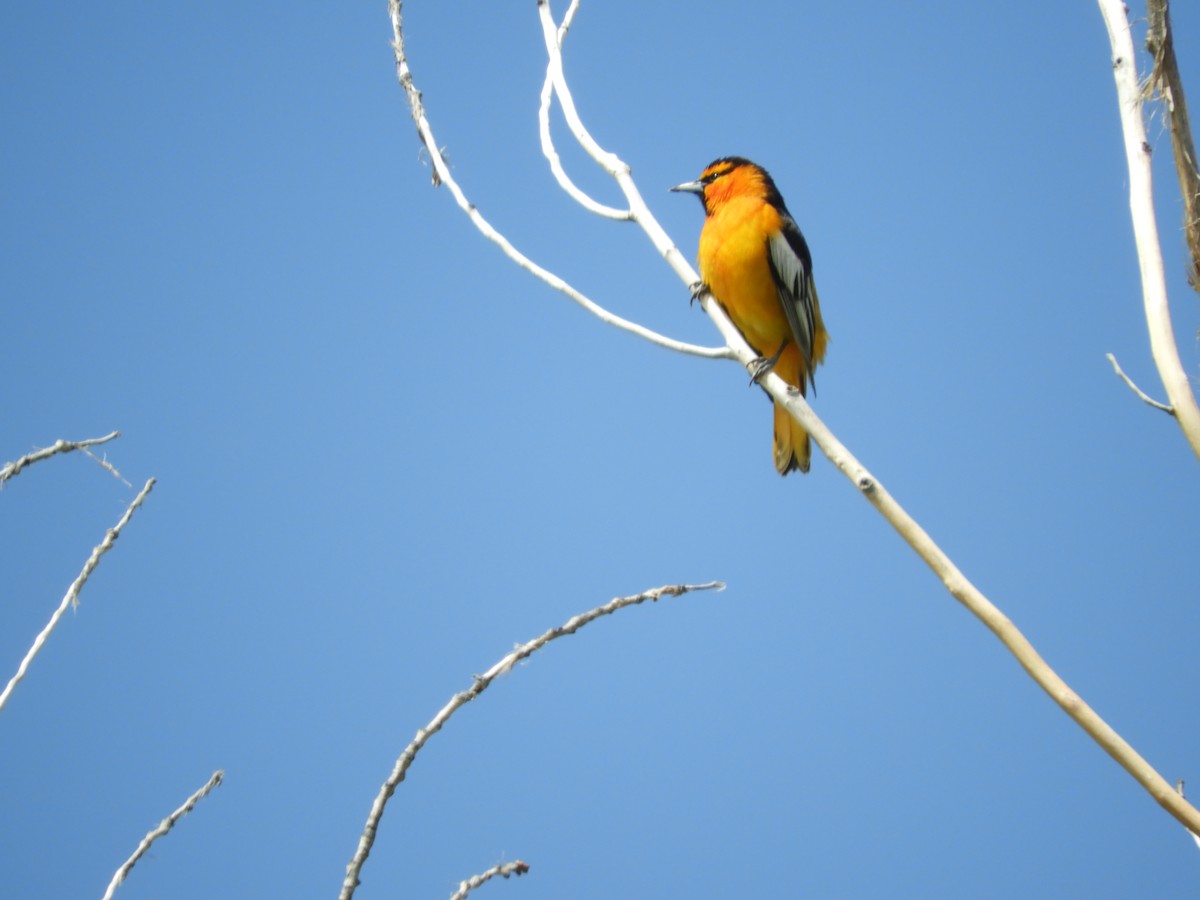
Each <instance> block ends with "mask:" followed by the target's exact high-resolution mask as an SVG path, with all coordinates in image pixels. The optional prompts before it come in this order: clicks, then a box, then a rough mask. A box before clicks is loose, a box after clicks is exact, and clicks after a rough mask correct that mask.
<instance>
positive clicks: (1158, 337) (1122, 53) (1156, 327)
mask: <svg viewBox="0 0 1200 900" xmlns="http://www.w3.org/2000/svg"><path fill="white" fill-rule="evenodd" d="M1098 2H1099V4H1100V13H1101V15H1102V16H1103V17H1104V24H1105V26H1106V27H1107V28H1108V37H1109V41H1110V43H1111V44H1112V54H1113V78H1114V79H1115V81H1116V84H1117V107H1118V109H1119V110H1120V113H1121V132H1122V134H1123V136H1124V140H1125V160H1126V163H1127V164H1128V166H1129V211H1130V215H1131V216H1132V218H1133V234H1134V240H1135V241H1136V244H1137V254H1138V265H1139V267H1140V268H1141V273H1142V300H1143V305H1144V308H1145V312H1146V326H1147V328H1148V329H1149V331H1150V352H1151V353H1152V354H1153V355H1154V364H1155V365H1156V366H1157V367H1158V375H1159V377H1160V378H1161V379H1162V383H1163V387H1164V388H1165V389H1166V391H1167V401H1168V402H1169V403H1170V405H1171V407H1172V409H1174V410H1175V420H1176V421H1177V422H1179V427H1180V428H1181V429H1183V435H1184V437H1185V438H1186V439H1187V442H1188V443H1189V444H1190V445H1191V447H1192V451H1193V452H1194V453H1195V454H1196V455H1197V456H1198V457H1200V407H1197V406H1196V397H1195V395H1194V394H1193V393H1192V386H1191V383H1190V382H1189V380H1188V377H1187V373H1185V372H1184V370H1183V363H1182V362H1181V361H1180V359H1179V348H1178V347H1177V346H1176V345H1175V332H1174V330H1173V329H1172V327H1171V308H1170V305H1169V304H1168V302H1167V282H1166V275H1165V274H1164V272H1163V259H1162V245H1161V243H1160V242H1159V237H1158V223H1157V220H1156V219H1155V217H1154V182H1153V178H1152V176H1151V170H1150V143H1149V142H1148V141H1147V140H1146V125H1145V121H1144V120H1143V117H1142V88H1141V85H1139V84H1138V77H1137V69H1136V66H1135V61H1136V59H1137V57H1136V55H1135V53H1134V49H1133V34H1132V32H1131V31H1130V28H1129V13H1128V10H1127V9H1126V8H1125V4H1124V2H1123V0H1098Z"/></svg>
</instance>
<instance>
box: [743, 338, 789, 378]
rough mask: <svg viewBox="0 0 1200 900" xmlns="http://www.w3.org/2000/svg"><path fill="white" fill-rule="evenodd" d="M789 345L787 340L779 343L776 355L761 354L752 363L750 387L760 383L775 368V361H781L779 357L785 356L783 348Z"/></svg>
mask: <svg viewBox="0 0 1200 900" xmlns="http://www.w3.org/2000/svg"><path fill="white" fill-rule="evenodd" d="M787 345H788V342H787V341H786V340H785V341H784V342H783V343H782V344H780V345H779V349H778V350H776V351H775V355H774V356H760V357H758V359H756V360H754V362H752V363H751V364H750V387H754V385H756V384H758V383H759V381H761V380H762V378H763V376H764V375H766V374H767V373H768V372H770V371H771V370H772V369H773V368H775V363H777V362H779V357H781V356H783V348H784V347H786V346H787Z"/></svg>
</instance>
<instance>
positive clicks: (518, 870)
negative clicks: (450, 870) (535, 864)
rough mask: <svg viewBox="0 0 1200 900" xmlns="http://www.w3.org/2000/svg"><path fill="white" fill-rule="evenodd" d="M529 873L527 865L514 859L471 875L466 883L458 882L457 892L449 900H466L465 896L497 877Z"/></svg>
mask: <svg viewBox="0 0 1200 900" xmlns="http://www.w3.org/2000/svg"><path fill="white" fill-rule="evenodd" d="M528 871H529V864H528V863H523V862H521V860H519V859H515V860H513V861H512V862H510V863H503V864H502V865H499V866H492V867H491V868H490V869H488V870H487V871H486V872H480V873H479V874H478V875H472V876H471V877H470V878H468V879H467V880H466V881H460V882H459V884H458V890H456V891H455V892H454V893H453V894H451V895H450V900H466V897H467V894H469V893H471V891H473V890H475V888H477V887H479V886H480V885H481V884H483V883H485V882H487V881H491V880H492V879H493V878H495V877H496V876H497V875H499V876H500V877H501V878H508V877H509V876H510V875H524V874H525V873H526V872H528Z"/></svg>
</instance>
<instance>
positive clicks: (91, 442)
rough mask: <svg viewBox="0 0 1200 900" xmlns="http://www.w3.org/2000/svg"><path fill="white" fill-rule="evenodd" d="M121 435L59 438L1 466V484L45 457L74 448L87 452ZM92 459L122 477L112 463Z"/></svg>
mask: <svg viewBox="0 0 1200 900" xmlns="http://www.w3.org/2000/svg"><path fill="white" fill-rule="evenodd" d="M120 436H121V432H119V431H114V432H112V433H111V434H106V435H104V437H98V438H88V439H87V440H84V441H64V440H57V441H55V442H54V443H53V444H51V445H50V446H49V447H46V448H44V449H42V450H35V451H34V452H33V453H27V454H26V455H25V456H22V457H21V458H20V459H18V460H16V461H15V462H10V463H5V464H4V465H3V466H0V486H2V485H3V484H4V482H6V481H8V479H10V478H13V477H15V476H17V475H19V474H20V473H21V470H22V469H24V468H25V467H26V466H29V465H32V464H33V463H35V462H41V461H42V460H43V459H49V458H50V457H51V456H55V455H57V454H59V453H70V452H71V451H72V450H83V451H84V452H87V448H88V447H95V446H96V445H97V444H106V443H108V442H109V441H113V440H116V439H117V438H119V437H120ZM89 455H90V454H89ZM92 459H95V460H96V462H98V463H100V465H102V466H104V467H105V468H106V469H108V470H109V471H110V472H112V473H113V474H114V475H116V476H117V477H118V478H120V477H121V476H120V473H118V472H117V471H116V469H114V468H113V467H112V464H111V463H109V462H107V461H106V460H101V459H96V457H94V456H93V457H92Z"/></svg>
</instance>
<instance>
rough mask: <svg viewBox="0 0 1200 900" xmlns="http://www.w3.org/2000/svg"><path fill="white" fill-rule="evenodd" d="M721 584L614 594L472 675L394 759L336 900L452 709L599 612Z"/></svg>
mask: <svg viewBox="0 0 1200 900" xmlns="http://www.w3.org/2000/svg"><path fill="white" fill-rule="evenodd" d="M724 588H725V585H724V584H722V583H721V582H719V581H710V582H708V583H706V584H676V585H668V586H666V587H660V588H654V589H653V590H649V591H643V592H642V593H640V594H633V595H631V596H628V597H617V598H615V599H613V600H610V601H609V602H608V603H605V604H604V605H603V606H597V607H596V608H595V609H591V610H588V611H587V612H585V613H580V614H579V615H577V616H572V617H571V618H570V619H568V620H567V621H566V622H564V623H563V624H562V625H560V626H558V627H557V628H551V629H550V630H549V631H547V632H546V633H544V634H542V635H539V636H538V637H536V638H534V639H533V640H531V641H528V642H527V643H524V644H521V645H520V646H518V647H517V648H516V649H514V650H513V651H512V652H511V653H508V654H506V655H505V656H504V657H502V658H501V659H500V661H499V662H497V663H496V664H495V665H493V666H492V667H491V668H490V669H488V670H487V671H486V672H484V673H483V674H482V675H476V676H475V680H474V682H473V683H472V684H471V686H470V687H469V688H467V689H466V690H463V691H460V692H459V693H457V694H455V695H454V696H453V697H451V698H450V702H449V703H447V704H446V705H445V706H443V707H442V708H441V710H439V711H438V714H437V715H436V716H434V717H433V719H431V720H430V722H429V724H428V725H426V726H425V727H424V728H422V729H420V730H419V731H418V732H417V736H416V737H415V738H413V740H412V743H410V744H409V745H408V746H407V747H405V748H404V752H403V753H401V754H400V757H399V758H398V759H397V760H396V765H395V767H394V768H393V769H392V774H391V775H389V776H388V777H387V780H386V781H385V782H384V783H383V787H382V788H380V790H379V794H378V796H376V798H375V802H374V803H373V804H372V805H371V812H370V813H369V814H368V815H367V824H366V826H365V827H364V828H363V832H362V836H361V837H360V838H359V839H358V848H357V849H356V850H355V851H354V856H353V857H352V858H351V859H350V863H349V865H347V866H346V879H345V881H343V882H342V892H341V893H340V894H339V895H338V898H339V900H350V898H351V897H353V896H354V891H355V890H356V889H357V888H358V884H359V875H360V873H361V872H362V867H363V863H365V862H366V861H367V857H368V856H369V855H370V853H371V847H372V846H373V845H374V844H375V834H376V832H377V831H378V830H379V821H380V819H382V818H383V810H384V808H385V807H386V806H387V802H388V800H390V799H391V797H392V794H394V793H395V792H396V788H397V787H398V786H399V785H400V782H401V781H403V780H404V776H405V774H406V773H407V772H408V767H409V766H411V765H412V762H413V760H414V759H415V758H416V756H417V754H418V753H419V752H420V751H421V748H422V747H424V746H425V743H426V741H428V740H429V739H430V738H431V737H433V736H434V735H435V734H437V732H439V731H441V729H442V726H443V725H445V724H446V722H447V721H448V720H449V718H450V717H451V716H452V715H454V713H455V712H457V711H458V710H459V709H460V708H461V707H463V706H466V705H467V704H468V703H470V702H471V701H472V700H474V699H475V698H476V697H478V696H479V695H480V694H482V693H483V692H484V691H485V690H487V689H488V687H489V686H490V685H491V683H492V682H493V681H495V680H496V678H498V677H499V676H501V675H503V674H504V673H505V672H508V671H509V670H510V669H512V667H513V666H515V665H516V664H517V663H519V662H520V661H521V660H523V659H525V658H527V657H529V656H530V655H532V654H533V653H535V652H536V651H538V650H540V649H542V647H544V646H546V645H547V644H548V643H550V642H551V641H553V640H555V639H556V638H560V637H563V636H564V635H568V634H574V633H575V632H576V631H578V630H579V629H580V628H582V627H583V626H584V625H587V624H588V623H589V622H594V621H595V620H596V619H598V618H600V617H601V616H608V615H612V614H613V613H615V612H616V611H617V610H619V609H624V608H625V607H627V606H636V605H637V604H639V603H645V602H646V601H647V600H650V601H651V602H656V601H657V600H658V599H659V598H660V597H678V596H681V595H683V594H688V593H691V592H692V591H709V590H723V589H724Z"/></svg>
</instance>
